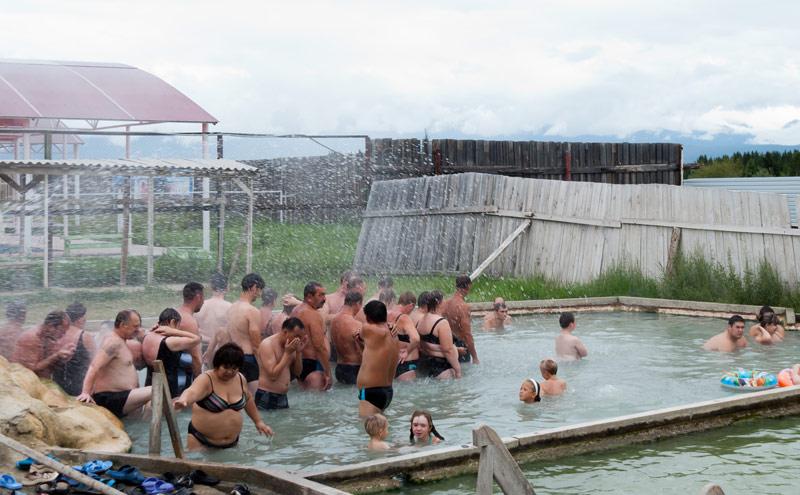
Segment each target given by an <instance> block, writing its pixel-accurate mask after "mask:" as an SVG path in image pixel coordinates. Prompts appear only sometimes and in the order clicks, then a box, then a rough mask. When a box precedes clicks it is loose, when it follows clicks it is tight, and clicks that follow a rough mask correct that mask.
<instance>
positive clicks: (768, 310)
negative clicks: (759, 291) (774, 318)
mask: <svg viewBox="0 0 800 495" xmlns="http://www.w3.org/2000/svg"><path fill="white" fill-rule="evenodd" d="M767 314H773V315H774V314H775V310H774V309H772V307H770V306H761V309H759V310H758V314H757V315H756V320H758V321H759V322H760V321H763V320H764V316H766V315H767Z"/></svg>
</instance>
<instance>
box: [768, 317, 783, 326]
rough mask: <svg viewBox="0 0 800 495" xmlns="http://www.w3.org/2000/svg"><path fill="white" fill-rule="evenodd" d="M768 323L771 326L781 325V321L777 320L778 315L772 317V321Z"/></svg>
mask: <svg viewBox="0 0 800 495" xmlns="http://www.w3.org/2000/svg"><path fill="white" fill-rule="evenodd" d="M770 323H772V324H773V325H780V324H781V319H780V318H778V315H772V319H771V320H770Z"/></svg>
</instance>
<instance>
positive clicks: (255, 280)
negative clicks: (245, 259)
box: [242, 273, 267, 291]
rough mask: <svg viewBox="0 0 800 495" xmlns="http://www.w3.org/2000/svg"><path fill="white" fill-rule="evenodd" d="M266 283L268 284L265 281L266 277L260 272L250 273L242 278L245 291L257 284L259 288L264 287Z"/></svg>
mask: <svg viewBox="0 0 800 495" xmlns="http://www.w3.org/2000/svg"><path fill="white" fill-rule="evenodd" d="M266 285H267V284H266V283H264V279H263V278H261V275H259V274H258V273H248V274H247V275H245V276H244V278H243V279H242V290H243V291H248V290H250V289H251V288H253V286H255V287H257V288H259V289H263V288H264V287H265V286H266Z"/></svg>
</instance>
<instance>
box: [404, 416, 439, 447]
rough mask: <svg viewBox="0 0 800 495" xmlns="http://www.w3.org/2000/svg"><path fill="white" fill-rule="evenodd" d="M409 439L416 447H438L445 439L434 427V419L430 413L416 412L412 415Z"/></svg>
mask: <svg viewBox="0 0 800 495" xmlns="http://www.w3.org/2000/svg"><path fill="white" fill-rule="evenodd" d="M408 439H409V440H410V441H411V443H412V444H414V445H436V444H437V443H439V442H442V441H443V440H444V437H443V436H441V435H440V434H439V432H438V431H436V427H435V426H433V418H432V417H431V413H429V412H428V411H414V412H413V413H411V427H410V428H409V435H408Z"/></svg>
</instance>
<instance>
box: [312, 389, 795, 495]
mask: <svg viewBox="0 0 800 495" xmlns="http://www.w3.org/2000/svg"><path fill="white" fill-rule="evenodd" d="M797 414H800V386H794V387H788V388H781V389H772V390H765V391H762V392H753V393H748V394H744V395H739V396H736V397H730V398H723V399H715V400H710V401H704V402H698V403H694V404H689V405H686V406H677V407H670V408H664V409H657V410H653V411H647V412H644V413H637V414H631V415H625V416H619V417H616V418H611V419H607V420H599V421H591V422H586V423H580V424H577V425H571V426H564V427H558V428H552V429H546V430H540V431H537V432H532V433H524V434H520V435H514V436H512V437H505V438H503V442H504V443H505V444H506V446H507V447H508V449H509V450H510V451H511V453H512V454H513V455H514V458H515V459H516V460H517V462H520V463H525V462H531V461H536V460H543V459H547V460H552V459H556V458H558V457H564V456H571V455H578V454H586V453H591V452H598V451H603V450H609V449H614V448H617V447H622V446H625V445H630V444H636V443H644V442H650V441H655V440H661V439H665V438H671V437H674V436H678V435H683V434H686V433H694V432H700V431H706V430H711V429H715V428H720V427H724V426H727V425H730V424H732V423H734V422H736V421H739V420H742V419H747V418H752V417H761V418H771V417H780V416H790V415H797ZM477 426H478V425H476V427H477ZM490 426H491V425H490ZM478 456H479V450H478V448H477V447H474V446H472V445H464V446H454V447H447V448H443V449H437V450H432V451H423V452H418V453H413V454H406V455H402V456H397V457H392V458H388V459H383V460H375V461H369V462H364V463H359V464H354V465H350V466H343V467H337V468H333V469H327V470H324V471H319V472H316V473H310V474H306V475H304V476H305V477H306V478H307V479H309V480H313V481H316V482H319V483H323V484H326V485H329V486H334V487H336V488H339V489H340V490H344V491H348V492H353V493H371V492H375V491H381V490H386V489H390V488H397V487H399V486H402V484H403V483H404V482H406V481H411V482H416V483H421V482H428V481H436V480H440V479H444V478H450V477H453V476H459V475H464V474H474V473H476V472H477V464H478Z"/></svg>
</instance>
